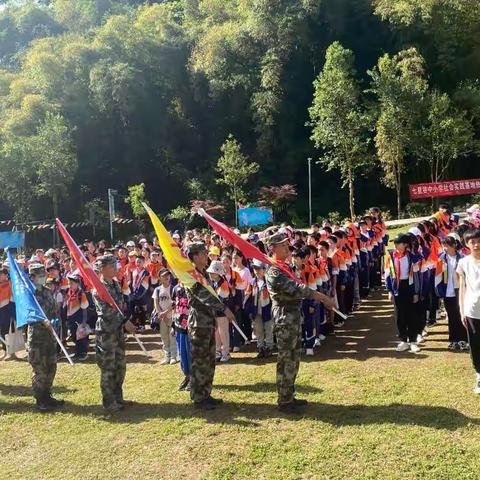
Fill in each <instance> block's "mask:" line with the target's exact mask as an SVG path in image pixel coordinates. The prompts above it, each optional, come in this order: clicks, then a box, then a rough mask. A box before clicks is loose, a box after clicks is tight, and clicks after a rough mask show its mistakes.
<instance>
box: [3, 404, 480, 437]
mask: <svg viewBox="0 0 480 480" xmlns="http://www.w3.org/2000/svg"><path fill="white" fill-rule="evenodd" d="M26 411H28V412H33V411H34V408H33V403H26V402H23V401H21V402H15V403H2V402H0V415H2V414H3V415H5V414H9V413H23V412H26ZM63 414H66V415H72V414H73V415H78V416H88V417H97V418H99V419H102V420H104V421H106V422H109V423H114V424H138V423H142V422H144V421H146V420H151V419H154V418H162V419H169V420H188V419H190V418H204V419H205V420H206V421H207V422H208V423H219V424H227V425H241V426H247V427H255V426H258V425H259V424H258V422H259V421H264V420H269V419H273V418H275V419H278V418H283V419H288V420H291V421H299V420H318V421H319V422H324V423H328V424H330V425H333V426H337V427H345V426H357V425H358V426H361V425H384V424H392V425H417V426H421V427H428V428H434V429H439V430H449V431H454V430H457V429H459V428H463V427H466V426H469V425H479V424H480V420H479V419H477V418H470V417H467V416H466V415H463V414H462V413H460V412H459V411H458V410H455V409H453V408H447V407H438V406H428V405H409V404H398V403H392V404H389V405H359V404H358V405H357V404H354V405H333V404H328V403H316V402H315V403H310V404H309V405H308V406H307V407H306V408H305V409H304V410H303V412H302V413H301V414H297V415H285V414H282V413H280V412H279V411H278V410H277V408H276V405H272V404H263V403H260V404H259V403H242V404H239V403H238V404H233V403H231V404H228V403H227V404H225V405H223V406H222V407H221V408H218V409H217V410H214V411H209V412H204V411H199V410H196V409H195V408H194V407H193V406H192V405H191V404H186V403H180V404H178V403H163V404H150V403H138V404H135V405H133V406H132V407H129V408H128V409H126V410H124V411H122V412H119V413H117V414H113V415H105V413H104V411H103V409H102V407H101V406H92V405H86V406H83V405H73V404H67V405H65V407H64V408H63V409H62V410H59V411H58V412H56V413H54V414H51V415H63ZM44 415H46V414H44Z"/></svg>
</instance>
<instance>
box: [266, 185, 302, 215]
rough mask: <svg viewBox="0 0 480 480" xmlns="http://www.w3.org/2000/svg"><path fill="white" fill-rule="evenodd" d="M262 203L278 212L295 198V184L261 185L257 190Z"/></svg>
mask: <svg viewBox="0 0 480 480" xmlns="http://www.w3.org/2000/svg"><path fill="white" fill-rule="evenodd" d="M258 194H259V197H260V200H261V203H262V205H265V206H271V207H272V208H273V211H274V212H275V213H277V214H278V213H279V212H281V211H282V210H284V209H285V208H286V206H287V205H288V204H289V203H291V202H293V201H294V200H295V199H296V198H297V188H296V186H295V185H288V184H287V185H280V186H275V185H272V186H270V187H262V188H260V190H259V191H258Z"/></svg>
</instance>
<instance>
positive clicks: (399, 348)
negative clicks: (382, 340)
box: [396, 342, 410, 352]
mask: <svg viewBox="0 0 480 480" xmlns="http://www.w3.org/2000/svg"><path fill="white" fill-rule="evenodd" d="M409 349H410V345H409V344H408V343H407V342H400V343H399V344H398V345H397V348H396V350H397V352H406V351H407V350H409Z"/></svg>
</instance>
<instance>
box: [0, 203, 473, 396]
mask: <svg viewBox="0 0 480 480" xmlns="http://www.w3.org/2000/svg"><path fill="white" fill-rule="evenodd" d="M479 226H480V208H479V207H478V206H476V205H475V206H473V207H472V208H471V209H469V211H468V217H467V218H466V219H464V220H463V221H460V220H459V218H458V217H456V216H454V215H452V214H451V212H450V211H449V207H448V205H441V207H440V210H439V211H438V212H437V213H436V214H435V215H434V216H433V217H432V218H431V219H429V220H426V221H423V222H420V223H419V224H418V225H416V226H415V227H413V228H412V229H410V231H409V232H408V233H405V234H401V235H399V236H398V237H396V238H395V240H394V245H395V248H394V249H393V250H387V245H388V233H387V228H386V226H385V223H384V221H383V220H382V215H381V211H380V210H379V209H378V208H372V209H371V211H370V214H369V215H366V216H364V217H362V218H361V219H360V220H359V221H357V222H346V223H344V224H340V223H333V222H330V221H328V220H325V221H324V222H323V223H322V225H319V224H314V225H312V227H311V230H310V232H309V233H307V232H305V231H302V230H294V229H292V228H291V227H289V226H286V225H283V226H281V227H280V228H277V230H278V231H279V232H280V233H285V234H287V235H288V237H289V238H290V250H291V261H290V266H291V268H292V270H293V272H294V273H295V275H297V276H298V278H299V279H300V280H301V282H302V283H304V284H306V285H308V286H309V287H310V288H312V289H315V290H318V291H320V292H322V293H324V294H326V295H329V296H331V297H332V298H334V300H335V303H336V305H337V306H338V310H339V311H340V312H341V313H342V314H343V315H344V316H345V315H346V316H348V315H350V314H352V313H353V312H354V311H355V310H356V309H357V308H358V307H359V305H360V303H361V301H362V299H364V298H367V297H368V296H369V294H370V292H371V291H372V290H376V289H378V288H380V287H381V285H382V270H383V275H384V280H385V284H386V286H387V289H388V291H389V295H390V298H391V300H392V301H393V302H394V305H395V311H396V321H397V327H398V334H399V338H400V342H399V344H398V346H397V351H399V352H402V351H406V350H410V351H411V352H414V353H415V352H418V351H420V344H421V343H422V342H423V341H424V338H425V336H426V334H427V332H426V327H427V326H428V325H434V324H435V322H436V321H437V315H438V312H439V301H440V300H441V301H443V304H444V306H445V309H446V311H447V316H448V324H449V341H450V343H449V347H448V348H449V349H451V350H456V349H459V350H468V349H469V345H470V346H472V347H473V346H474V345H478V344H480V311H479V310H480V300H479V295H478V292H479V291H480V273H478V272H477V268H478V266H477V263H476V262H477V257H476V255H477V254H478V255H480V240H479V239H480V231H479V230H475V228H478V227H479ZM272 233H273V232H272V230H271V229H270V230H269V231H266V232H257V233H256V232H254V231H253V230H249V232H248V234H247V240H248V242H250V243H252V244H254V245H255V246H257V247H258V248H259V249H260V250H261V251H263V252H264V253H267V254H268V252H267V249H266V246H265V244H264V242H263V238H264V237H265V236H266V235H269V234H272ZM173 239H174V240H175V242H177V244H178V246H179V247H180V248H181V249H182V250H184V251H186V250H187V249H188V246H189V245H190V244H191V243H192V242H198V241H202V242H204V243H205V244H206V245H207V247H208V249H209V259H210V265H209V267H208V269H207V273H208V275H209V277H210V281H211V284H212V286H213V288H214V289H215V291H216V293H217V295H218V296H219V297H220V298H221V299H222V301H223V302H224V303H225V304H226V305H227V306H228V307H229V308H230V310H232V311H233V312H234V313H235V317H236V324H237V326H238V327H239V328H240V329H241V331H242V332H243V335H241V334H240V333H239V331H238V329H237V328H236V326H234V325H232V323H230V322H229V321H228V320H227V319H226V318H225V317H224V314H223V313H222V312H217V314H216V325H217V328H216V349H217V361H218V362H221V363H225V362H228V361H229V360H230V359H231V354H232V353H234V352H238V351H240V349H241V348H242V347H243V346H244V345H245V344H246V343H250V342H251V341H255V342H256V347H257V351H258V354H257V356H258V357H259V358H264V357H268V356H270V355H272V353H273V352H274V350H275V338H274V335H273V320H272V315H271V301H270V296H269V292H268V289H267V286H266V282H265V271H266V269H267V266H266V265H264V264H262V263H261V262H259V261H257V260H254V261H249V260H248V259H247V258H245V256H244V255H243V254H242V252H241V251H240V250H238V249H236V248H234V247H233V246H232V245H229V244H226V243H225V242H224V241H223V239H222V238H221V237H219V236H218V235H217V234H215V233H213V234H212V233H211V232H208V231H201V230H198V229H195V230H190V231H187V232H186V233H185V236H184V238H181V236H180V234H179V232H175V233H174V234H173ZM477 245H478V248H477ZM81 249H82V250H83V252H84V254H85V256H86V257H87V259H88V260H89V261H90V262H92V264H94V263H95V259H96V258H97V257H98V256H100V255H104V254H105V253H112V254H113V255H115V257H116V259H117V279H118V280H119V282H120V284H121V286H122V292H123V295H124V297H125V299H126V304H127V305H128V307H127V311H126V312H125V314H126V315H127V317H128V318H130V319H131V321H132V322H133V323H134V324H135V325H136V328H137V332H142V333H143V332H148V331H153V332H158V333H159V334H160V337H161V340H162V348H163V352H164V358H163V360H162V362H161V363H162V364H175V363H177V362H178V361H180V363H181V368H182V371H183V373H184V375H185V379H184V381H183V382H182V384H181V385H180V389H187V390H188V383H189V373H190V353H189V341H188V335H187V333H188V322H187V317H188V297H187V294H186V291H185V288H184V287H183V285H182V284H181V283H179V282H178V281H177V280H176V278H175V276H174V275H173V273H172V272H171V271H170V270H169V266H168V264H167V262H166V260H165V259H164V257H163V255H162V251H161V249H160V248H159V246H158V243H157V242H156V239H153V241H152V242H150V241H148V240H147V239H146V238H141V239H140V240H139V241H133V240H130V241H128V242H126V244H120V243H119V244H117V245H115V246H113V247H110V246H109V245H108V244H107V242H105V241H100V242H98V244H96V243H94V242H93V241H90V240H85V242H84V243H83V245H82V246H81ZM477 250H478V251H477ZM17 261H18V263H19V264H20V265H22V266H23V267H24V268H25V269H26V268H27V267H28V264H29V263H41V264H44V265H45V268H46V271H47V273H48V277H47V280H46V281H47V286H48V287H49V288H50V289H52V291H53V292H54V294H55V299H56V301H57V302H58V304H59V306H60V307H61V312H62V314H61V318H60V319H59V331H60V333H61V335H62V339H63V340H64V342H66V343H67V342H70V341H71V342H73V344H74V359H75V360H77V361H82V360H85V359H86V358H87V353H88V348H89V335H90V334H91V332H92V331H93V330H94V328H95V322H96V312H95V308H94V305H93V302H92V298H91V294H90V292H89V291H88V288H87V287H86V285H85V284H84V282H83V279H82V277H81V275H80V272H79V271H78V269H77V266H76V265H75V262H74V261H73V259H72V258H70V255H69V252H68V250H67V249H65V248H57V249H54V248H51V249H49V250H47V251H46V252H45V251H43V250H42V249H38V250H36V251H35V252H34V254H33V255H32V256H31V257H30V258H27V257H25V256H22V255H18V256H17ZM478 262H479V264H480V260H478ZM477 273H478V274H477ZM472 292H473V293H472ZM302 313H303V326H302V331H303V348H304V352H305V354H306V355H308V356H310V355H314V350H315V348H318V347H320V346H321V344H322V342H323V341H325V340H326V339H327V337H328V336H329V335H332V334H333V333H334V332H335V329H339V328H342V327H343V324H344V319H343V316H339V315H338V314H334V313H332V312H331V311H326V310H325V309H324V308H323V305H322V304H321V303H316V302H314V301H312V300H304V301H303V304H302ZM475 320H476V321H475ZM477 322H478V325H477ZM13 327H14V307H13V303H12V294H11V288H10V284H9V279H8V264H6V263H4V264H3V265H2V267H1V269H0V334H1V335H2V337H3V338H4V337H5V335H6V334H7V333H8V332H9V330H11V329H12V328H13ZM477 332H478V333H477ZM245 337H246V338H247V340H245ZM477 337H478V338H477ZM472 358H473V359H474V365H476V371H477V372H478V373H477V375H478V382H477V385H476V388H477V390H478V393H480V358H477V357H476V351H475V349H474V348H472ZM477 367H478V368H477Z"/></svg>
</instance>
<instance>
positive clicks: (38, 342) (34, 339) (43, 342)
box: [27, 324, 57, 400]
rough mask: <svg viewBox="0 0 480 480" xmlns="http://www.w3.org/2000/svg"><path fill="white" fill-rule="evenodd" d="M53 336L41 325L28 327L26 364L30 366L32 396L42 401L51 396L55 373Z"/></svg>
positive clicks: (55, 356) (55, 362) (55, 352)
mask: <svg viewBox="0 0 480 480" xmlns="http://www.w3.org/2000/svg"><path fill="white" fill-rule="evenodd" d="M56 345H57V344H56V342H55V339H54V338H53V335H52V334H51V333H50V332H49V331H48V330H47V329H46V328H45V327H44V326H43V325H41V324H34V325H30V326H29V327H28V341H27V350H28V362H29V363H30V365H31V366H32V370H33V372H32V389H33V396H34V397H35V398H36V399H37V400H42V399H44V398H46V397H49V396H50V395H51V390H52V385H53V380H54V379H55V374H56V373H57V348H56Z"/></svg>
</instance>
